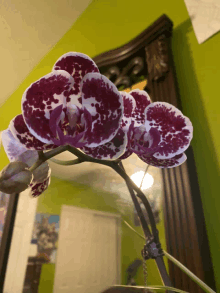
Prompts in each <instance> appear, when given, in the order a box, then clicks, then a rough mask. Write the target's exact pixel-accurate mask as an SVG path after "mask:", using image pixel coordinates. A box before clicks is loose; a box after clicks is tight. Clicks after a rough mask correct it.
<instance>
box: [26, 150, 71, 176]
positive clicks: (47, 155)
mask: <svg viewBox="0 0 220 293" xmlns="http://www.w3.org/2000/svg"><path fill="white" fill-rule="evenodd" d="M65 151H67V146H66V145H65V146H60V147H57V148H55V149H53V150H51V151H48V152H46V153H44V152H43V151H40V152H39V153H38V154H39V159H38V160H37V162H36V163H35V164H34V165H33V166H31V167H30V169H29V170H30V171H34V170H35V169H37V168H38V167H39V166H40V165H41V164H42V163H44V162H45V161H47V160H48V159H50V158H52V157H54V156H56V155H58V154H61V153H63V152H65Z"/></svg>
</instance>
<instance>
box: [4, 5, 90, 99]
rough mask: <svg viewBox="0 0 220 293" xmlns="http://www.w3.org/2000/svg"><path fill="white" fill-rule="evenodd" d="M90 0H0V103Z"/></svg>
mask: <svg viewBox="0 0 220 293" xmlns="http://www.w3.org/2000/svg"><path fill="white" fill-rule="evenodd" d="M91 2H92V0H80V1H78V0H71V1H70V0H56V1H54V0H47V1H44V0H37V1H34V0H1V5H0V35H1V39H0V64H1V72H0V79H1V95H0V105H1V104H2V103H4V102H5V100H6V99H7V98H9V96H10V95H11V94H12V93H13V92H14V91H15V90H16V88H17V87H18V86H19V85H20V83H21V82H22V81H23V80H24V79H25V78H26V76H27V75H28V74H29V73H30V72H31V71H32V70H33V68H34V67H35V66H36V65H37V64H38V63H39V61H40V60H41V59H42V58H43V57H44V56H45V54H47V53H48V52H49V51H50V49H51V48H52V47H53V46H54V45H55V44H56V43H57V42H58V41H59V40H60V39H61V37H62V36H63V35H64V34H65V33H66V32H67V30H68V29H69V28H70V27H71V26H72V25H73V23H74V22H75V21H76V19H77V18H78V17H79V16H80V15H81V14H82V12H83V11H84V10H85V9H86V8H87V6H88V5H89V4H90V3H91Z"/></svg>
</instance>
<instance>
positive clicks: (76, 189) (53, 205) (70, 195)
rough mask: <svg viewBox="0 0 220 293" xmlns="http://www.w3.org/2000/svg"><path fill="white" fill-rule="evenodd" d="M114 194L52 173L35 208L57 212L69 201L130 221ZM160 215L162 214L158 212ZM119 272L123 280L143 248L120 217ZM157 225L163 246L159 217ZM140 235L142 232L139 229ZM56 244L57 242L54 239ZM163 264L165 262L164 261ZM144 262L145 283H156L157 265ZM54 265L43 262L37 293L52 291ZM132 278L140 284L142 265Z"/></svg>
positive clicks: (141, 280) (161, 223) (131, 217)
mask: <svg viewBox="0 0 220 293" xmlns="http://www.w3.org/2000/svg"><path fill="white" fill-rule="evenodd" d="M116 199H117V196H116V195H114V194H112V193H108V192H103V191H101V190H95V189H93V188H91V187H89V186H85V185H81V184H78V183H76V182H73V181H71V182H70V181H63V180H60V179H58V178H55V177H53V178H52V182H51V185H50V187H49V188H48V189H47V191H45V193H44V194H43V195H42V196H41V197H40V198H39V202H38V208H37V212H40V213H51V214H60V212H61V206H62V205H63V204H65V205H73V206H77V207H81V208H89V209H93V210H99V211H105V212H111V213H117V214H121V216H122V218H123V219H125V220H126V221H128V222H129V223H130V224H131V225H132V226H134V225H133V213H132V210H130V209H129V208H127V209H125V210H124V209H123V210H124V212H123V214H122V213H121V212H120V210H119V207H118V206H117V204H116ZM160 218H161V219H162V218H163V216H162V215H161V216H160ZM121 228H122V229H121V264H122V266H121V272H122V284H126V269H127V267H128V266H129V265H130V264H131V263H132V262H133V261H134V260H135V259H136V258H141V254H140V252H141V250H142V249H143V245H144V241H142V239H140V238H139V236H137V235H136V234H135V233H134V232H133V231H131V230H130V229H129V228H128V227H127V226H126V225H125V224H124V223H123V221H122V225H121ZM157 228H158V230H159V233H160V236H161V242H162V246H163V247H165V235H164V226H163V221H161V222H160V223H159V224H158V225H157ZM136 230H137V231H139V233H142V231H141V228H140V227H138V228H136ZM142 235H143V233H142ZM58 245H59V242H58ZM166 265H167V262H166ZM147 266H148V284H149V285H150V284H152V285H153V284H154V285H156V284H160V285H162V283H161V281H160V276H159V273H158V271H157V267H156V265H155V262H154V261H153V260H150V261H148V262H147ZM54 273H55V265H54V264H45V265H43V269H42V273H41V279H40V285H39V293H44V292H47V293H50V292H51V293H52V287H53V281H54ZM136 281H137V283H138V284H139V285H141V284H142V285H143V284H144V279H143V273H142V269H141V268H139V271H138V275H137V277H136Z"/></svg>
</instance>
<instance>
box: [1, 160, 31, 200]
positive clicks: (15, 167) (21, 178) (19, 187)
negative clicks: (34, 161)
mask: <svg viewBox="0 0 220 293" xmlns="http://www.w3.org/2000/svg"><path fill="white" fill-rule="evenodd" d="M28 168H29V167H28V165H27V164H26V163H23V162H11V163H10V164H8V166H6V167H5V168H4V169H3V170H2V171H1V173H0V191H2V192H4V193H7V194H11V193H20V192H22V191H24V190H25V189H27V188H28V186H29V185H30V183H31V181H32V179H33V174H32V173H31V171H29V170H28Z"/></svg>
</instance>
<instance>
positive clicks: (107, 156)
mask: <svg viewBox="0 0 220 293" xmlns="http://www.w3.org/2000/svg"><path fill="white" fill-rule="evenodd" d="M126 146H127V133H126V132H125V131H124V130H122V129H119V130H118V132H117V134H116V135H115V137H114V138H113V139H112V140H111V141H109V142H107V143H105V144H103V145H100V146H97V147H94V148H88V147H82V148H81V149H82V151H83V152H84V153H85V154H87V155H89V156H91V157H93V158H95V159H101V160H115V159H118V158H119V157H120V156H121V155H122V154H123V153H124V151H125V148H126Z"/></svg>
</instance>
